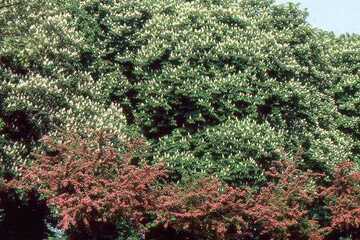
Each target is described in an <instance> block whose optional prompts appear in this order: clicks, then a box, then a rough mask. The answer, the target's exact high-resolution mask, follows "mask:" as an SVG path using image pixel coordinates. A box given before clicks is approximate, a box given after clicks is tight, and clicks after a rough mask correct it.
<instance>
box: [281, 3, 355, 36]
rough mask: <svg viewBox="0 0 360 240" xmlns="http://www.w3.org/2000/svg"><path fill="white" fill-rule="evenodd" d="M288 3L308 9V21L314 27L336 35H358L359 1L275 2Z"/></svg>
mask: <svg viewBox="0 0 360 240" xmlns="http://www.w3.org/2000/svg"><path fill="white" fill-rule="evenodd" d="M289 1H290V2H297V3H300V4H301V6H302V7H303V8H307V9H308V12H309V14H310V15H309V17H308V21H309V22H310V23H311V24H312V25H313V26H315V27H318V28H321V29H324V30H328V31H333V32H335V33H336V34H341V33H347V32H348V33H358V34H360V0H277V2H278V3H285V2H289Z"/></svg>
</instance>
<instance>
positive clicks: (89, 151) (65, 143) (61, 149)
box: [10, 133, 165, 236]
mask: <svg viewBox="0 0 360 240" xmlns="http://www.w3.org/2000/svg"><path fill="white" fill-rule="evenodd" d="M108 140H109V139H108V136H107V135H104V134H101V133H100V134H98V135H95V136H93V138H81V137H80V136H78V135H67V136H65V137H64V138H63V139H60V142H58V140H57V141H56V140H52V139H50V138H45V139H44V144H46V145H47V147H48V148H49V149H48V150H49V152H48V153H47V154H43V155H37V160H36V161H35V162H33V164H32V165H31V166H24V167H23V168H22V169H21V170H20V174H21V178H20V180H19V181H13V182H11V183H10V186H14V187H16V188H20V189H23V190H32V189H34V190H36V191H38V192H39V193H41V194H42V196H43V197H45V198H46V199H47V202H48V204H49V206H52V207H53V208H54V209H55V211H56V212H57V213H58V215H59V216H60V223H59V224H60V226H61V227H62V229H64V230H69V232H72V231H73V232H77V231H80V232H81V231H83V232H85V233H86V232H87V231H88V232H89V234H92V235H94V236H96V235H97V234H101V233H97V232H96V231H98V230H99V229H101V226H102V224H110V225H111V224H113V225H114V224H115V223H116V221H117V219H118V218H119V217H122V218H125V219H127V220H129V221H130V222H131V224H132V225H134V226H136V227H138V229H140V226H141V223H143V222H144V221H145V219H146V215H145V213H146V210H147V208H150V206H152V205H153V204H154V203H153V202H152V201H154V199H151V198H149V197H148V195H149V192H150V191H151V189H152V188H153V187H154V186H153V185H154V184H155V183H156V181H157V180H158V179H159V178H161V177H164V176H165V172H164V169H163V168H162V167H161V166H160V165H157V166H147V165H144V166H143V167H141V168H139V167H138V166H135V165H131V161H132V155H131V154H132V151H135V150H136V149H137V146H138V145H139V144H141V141H136V142H132V143H129V144H128V145H127V150H128V152H127V153H126V154H123V155H119V153H117V152H116V151H115V150H114V149H113V148H111V146H110V145H109V142H108Z"/></svg>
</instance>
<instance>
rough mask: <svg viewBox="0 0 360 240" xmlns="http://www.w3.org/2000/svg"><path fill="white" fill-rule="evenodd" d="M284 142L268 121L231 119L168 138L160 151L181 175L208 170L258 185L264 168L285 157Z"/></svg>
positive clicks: (235, 180)
mask: <svg viewBox="0 0 360 240" xmlns="http://www.w3.org/2000/svg"><path fill="white" fill-rule="evenodd" d="M283 145H284V138H283V136H282V134H281V133H280V132H277V131H275V130H274V129H272V128H271V127H270V125H269V124H268V123H264V124H257V123H256V122H255V121H253V120H250V119H245V120H241V121H240V120H237V119H229V120H227V121H226V122H224V123H223V124H220V125H218V126H216V127H214V128H208V129H206V130H205V131H204V132H202V133H199V134H197V135H187V136H181V134H180V133H179V132H176V133H174V134H172V135H171V136H170V137H165V138H163V139H161V141H160V144H159V147H158V149H157V151H158V153H157V154H158V155H159V157H158V158H159V159H163V160H165V161H166V162H167V164H168V166H169V167H170V169H174V170H175V171H176V172H177V173H178V174H180V175H184V176H191V175H193V174H196V173H198V174H204V173H205V174H207V175H215V176H218V177H219V178H221V179H222V180H225V181H227V182H230V183H235V184H238V185H241V184H245V183H247V184H254V183H255V184H258V183H261V182H262V181H264V180H265V177H264V172H263V170H266V169H268V168H269V167H270V166H271V165H272V161H276V160H279V159H280V158H281V157H282V156H281V155H282V154H281V152H282V146H283Z"/></svg>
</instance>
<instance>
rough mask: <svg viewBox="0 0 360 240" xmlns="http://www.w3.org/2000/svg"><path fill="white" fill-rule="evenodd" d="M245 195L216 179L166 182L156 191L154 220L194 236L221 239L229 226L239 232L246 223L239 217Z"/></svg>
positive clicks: (227, 232) (242, 211) (244, 192)
mask: <svg viewBox="0 0 360 240" xmlns="http://www.w3.org/2000/svg"><path fill="white" fill-rule="evenodd" d="M246 194H247V192H246V191H245V190H240V189H236V188H232V187H229V186H223V185H222V184H221V182H220V181H219V180H218V179H216V178H205V179H199V180H198V181H195V182H191V184H188V185H186V186H183V187H179V186H176V185H169V186H166V187H165V188H163V189H162V190H161V193H160V194H159V198H158V200H159V201H158V204H157V206H156V211H157V219H156V221H157V223H158V224H162V225H163V226H164V227H171V228H175V229H177V230H180V231H184V230H185V231H186V230H187V231H189V232H190V233H191V235H192V236H194V237H195V236H197V237H198V238H200V237H207V238H211V237H212V238H214V239H224V238H225V237H226V235H228V234H229V230H230V229H234V230H236V229H237V232H240V231H241V230H242V229H243V228H245V226H246V225H247V223H246V221H245V219H243V215H244V210H245V207H244V206H245V205H244V204H245V197H246ZM230 233H231V232H230Z"/></svg>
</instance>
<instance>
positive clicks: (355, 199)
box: [320, 162, 360, 235]
mask: <svg viewBox="0 0 360 240" xmlns="http://www.w3.org/2000/svg"><path fill="white" fill-rule="evenodd" d="M354 167H355V166H354V163H352V162H343V163H341V164H339V165H338V166H337V167H336V168H335V171H334V178H333V181H332V184H331V185H330V186H328V187H326V188H321V192H320V197H321V198H322V199H323V201H324V202H325V204H327V207H328V209H329V210H330V212H331V216H332V218H331V223H330V225H329V226H327V227H325V228H324V231H325V232H327V233H328V234H329V235H334V233H336V234H341V233H344V232H345V233H346V234H351V233H353V232H354V233H355V234H360V172H357V171H354Z"/></svg>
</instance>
